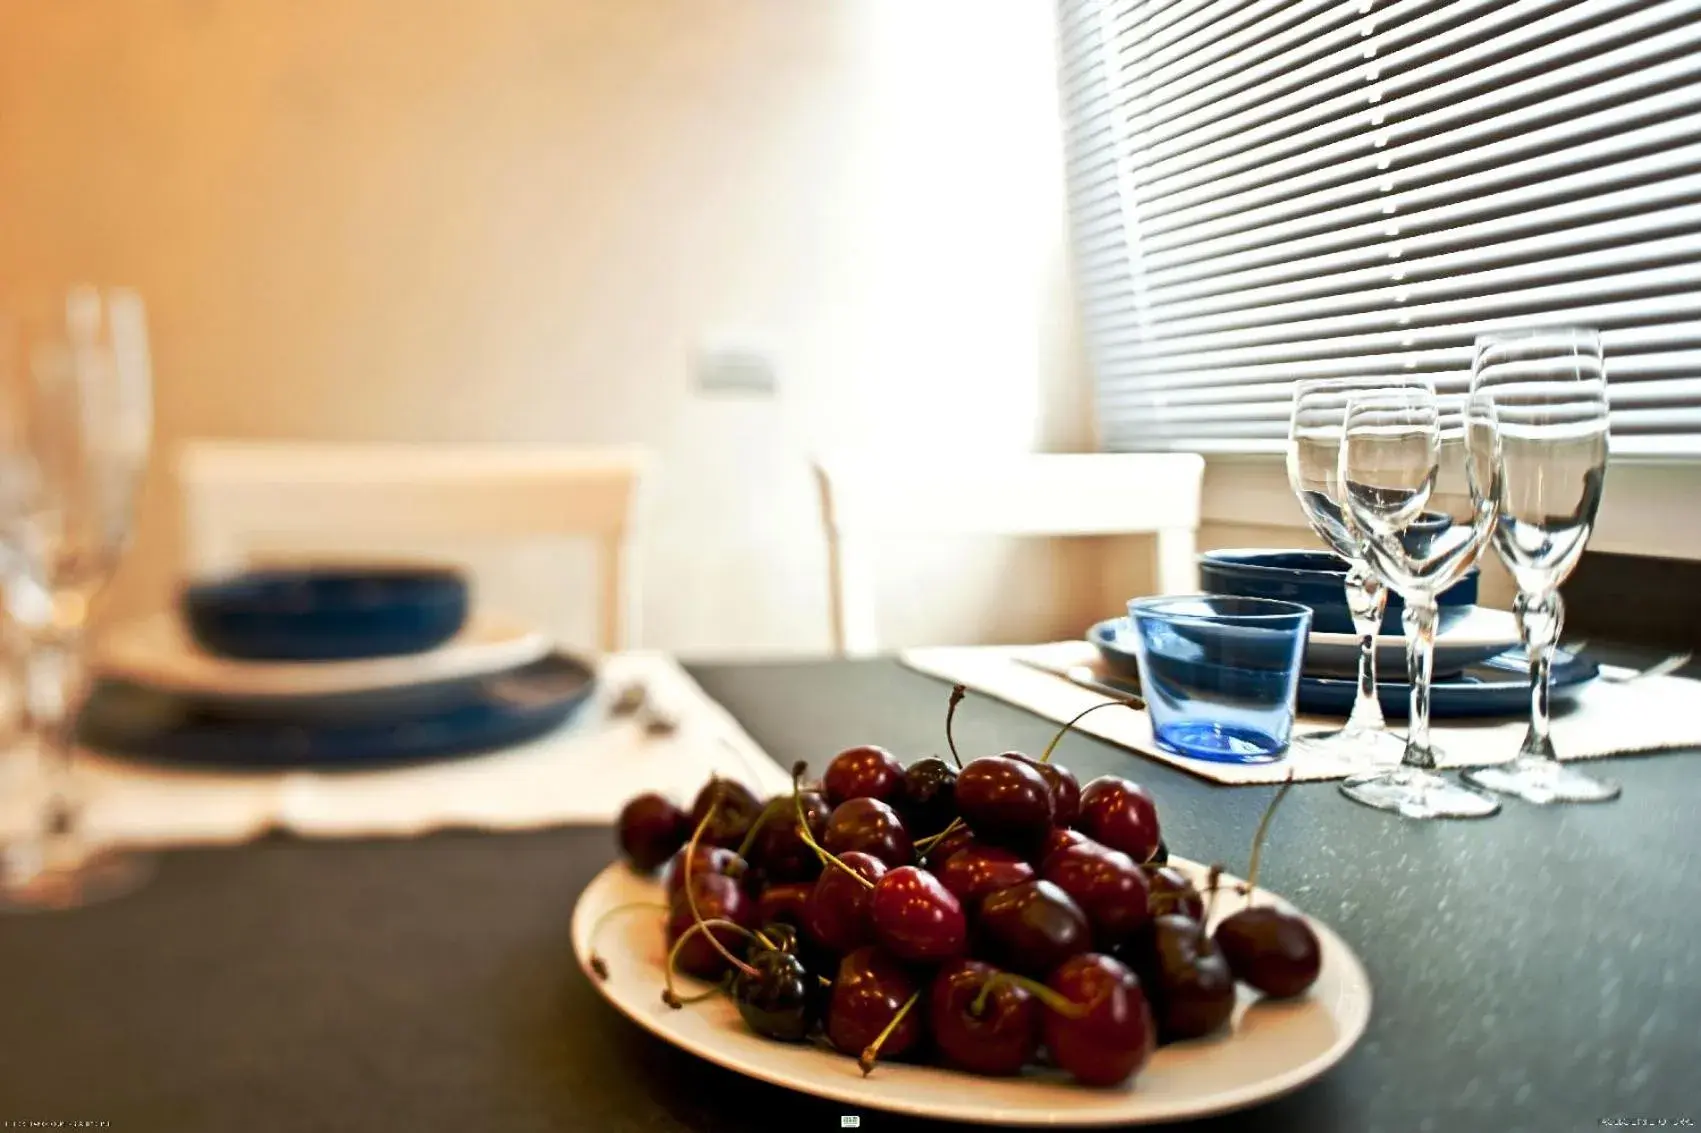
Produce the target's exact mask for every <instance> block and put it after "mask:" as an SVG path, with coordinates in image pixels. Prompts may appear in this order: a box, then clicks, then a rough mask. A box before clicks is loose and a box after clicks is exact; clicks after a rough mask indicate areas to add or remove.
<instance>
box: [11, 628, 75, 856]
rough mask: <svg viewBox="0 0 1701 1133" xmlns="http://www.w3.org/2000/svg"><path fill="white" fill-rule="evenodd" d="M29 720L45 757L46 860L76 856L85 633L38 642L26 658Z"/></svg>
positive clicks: (43, 837) (42, 830)
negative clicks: (75, 758)
mask: <svg viewBox="0 0 1701 1133" xmlns="http://www.w3.org/2000/svg"><path fill="white" fill-rule="evenodd" d="M25 673H26V677H25V680H26V686H27V687H26V690H25V693H26V695H25V702H24V710H25V714H26V720H25V724H26V726H27V728H28V730H29V732H30V735H31V737H32V738H33V740H34V741H35V748H36V751H37V753H38V757H39V759H40V760H41V774H42V787H43V793H44V799H43V803H42V814H41V825H40V828H39V829H40V835H39V836H40V839H41V844H42V845H41V849H42V853H41V855H40V860H42V861H43V862H45V863H54V862H63V861H64V860H65V859H67V858H68V857H74V856H75V855H74V852H71V851H74V846H75V843H76V840H77V838H78V830H77V811H78V799H77V797H76V793H75V791H74V789H73V782H72V776H71V753H72V750H73V747H74V735H73V733H74V732H75V729H76V714H75V713H74V712H73V711H72V706H73V705H74V704H76V703H78V702H79V700H80V698H81V690H82V684H83V665H82V645H81V640H80V635H73V636H70V637H68V638H62V639H59V640H54V641H51V642H36V643H35V644H34V646H33V647H32V648H31V649H30V651H29V656H28V658H27V660H26V662H25Z"/></svg>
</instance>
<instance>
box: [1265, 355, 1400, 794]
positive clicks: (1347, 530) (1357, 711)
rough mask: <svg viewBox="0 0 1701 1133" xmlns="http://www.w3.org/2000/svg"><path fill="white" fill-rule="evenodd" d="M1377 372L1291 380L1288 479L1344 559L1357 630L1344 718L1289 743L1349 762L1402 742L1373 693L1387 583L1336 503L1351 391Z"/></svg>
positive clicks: (1395, 758)
mask: <svg viewBox="0 0 1701 1133" xmlns="http://www.w3.org/2000/svg"><path fill="white" fill-rule="evenodd" d="M1387 384H1388V383H1387V381H1386V380H1385V379H1380V378H1316V379H1309V380H1306V381H1302V382H1299V383H1298V384H1297V385H1296V386H1295V387H1294V394H1293V416H1292V419H1291V421H1290V422H1289V428H1288V483H1289V484H1290V485H1291V486H1292V488H1293V491H1294V495H1295V496H1297V497H1298V498H1299V506H1300V508H1301V509H1302V510H1303V511H1304V512H1305V517H1306V519H1308V520H1309V521H1310V523H1311V529H1312V530H1313V531H1315V532H1316V533H1317V535H1318V537H1319V538H1321V539H1322V540H1323V542H1324V543H1325V544H1327V545H1328V547H1329V549H1330V550H1332V551H1334V552H1335V554H1337V555H1339V556H1340V557H1341V558H1343V559H1345V560H1346V562H1347V574H1346V579H1345V585H1346V591H1347V608H1348V610H1349V611H1351V613H1352V619H1353V631H1354V632H1355V633H1356V634H1357V635H1358V692H1357V695H1356V696H1355V697H1354V698H1353V707H1352V713H1351V715H1349V716H1348V717H1347V723H1346V726H1345V727H1343V728H1340V729H1338V730H1336V731H1333V732H1318V733H1312V734H1309V735H1304V736H1297V737H1295V738H1294V741H1293V747H1294V748H1296V749H1300V750H1303V751H1306V752H1309V753H1315V754H1320V755H1329V756H1333V757H1334V758H1337V759H1340V760H1343V761H1345V762H1347V763H1349V764H1358V765H1361V766H1362V765H1373V764H1393V763H1398V762H1399V760H1400V756H1401V755H1402V754H1403V752H1404V750H1405V745H1404V744H1402V743H1401V742H1400V740H1399V738H1398V737H1397V736H1395V735H1394V734H1393V733H1392V732H1389V731H1387V730H1386V722H1385V721H1384V720H1383V718H1382V705H1381V702H1379V701H1378V700H1377V699H1376V634H1377V633H1378V632H1379V630H1380V629H1381V626H1382V614H1383V611H1384V609H1385V608H1386V607H1387V605H1388V588H1387V586H1385V585H1384V584H1383V582H1382V580H1381V579H1380V578H1379V577H1378V576H1377V574H1376V572H1375V571H1373V570H1371V569H1370V564H1369V563H1367V562H1366V561H1365V549H1364V540H1363V538H1362V537H1361V536H1360V535H1359V534H1358V532H1357V531H1356V530H1355V529H1354V528H1353V525H1352V522H1351V520H1349V519H1348V517H1347V515H1346V513H1345V511H1344V510H1343V508H1342V504H1341V437H1342V434H1343V432H1344V427H1345V424H1346V416H1347V402H1348V401H1349V400H1350V399H1351V397H1352V395H1353V394H1354V393H1358V392H1362V391H1366V390H1373V389H1378V388H1384V387H1385V386H1386V385H1387Z"/></svg>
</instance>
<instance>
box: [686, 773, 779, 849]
mask: <svg viewBox="0 0 1701 1133" xmlns="http://www.w3.org/2000/svg"><path fill="white" fill-rule="evenodd" d="M717 801H718V802H719V804H720V805H719V806H716V807H715V816H714V818H713V819H711V820H710V821H709V825H708V827H707V828H706V829H705V830H704V831H703V841H705V842H710V843H713V844H714V845H716V846H726V847H728V848H736V847H737V846H738V845H739V844H740V843H741V842H743V841H744V836H745V835H746V834H748V833H750V824H751V823H752V822H755V821H756V816H757V815H758V814H760V813H762V803H761V800H759V799H758V798H757V797H756V796H755V795H753V794H751V793H750V788H748V787H746V786H745V785H744V784H743V783H739V782H737V781H735V780H732V779H722V778H719V777H716V778H713V779H710V780H709V781H708V782H707V783H706V784H704V785H703V789H702V790H701V791H698V792H697V800H696V801H695V802H693V803H692V804H691V828H692V829H693V830H695V829H696V828H697V824H698V823H700V822H702V821H703V816H704V815H706V814H708V813H709V806H710V804H711V803H714V802H717Z"/></svg>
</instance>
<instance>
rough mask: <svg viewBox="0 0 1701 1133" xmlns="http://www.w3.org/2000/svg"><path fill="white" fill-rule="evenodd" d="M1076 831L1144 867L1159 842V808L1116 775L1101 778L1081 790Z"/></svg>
mask: <svg viewBox="0 0 1701 1133" xmlns="http://www.w3.org/2000/svg"><path fill="white" fill-rule="evenodd" d="M1075 826H1076V828H1077V829H1079V830H1081V831H1084V832H1085V833H1086V835H1087V837H1089V838H1091V839H1092V840H1093V841H1095V842H1099V843H1102V844H1103V845H1106V846H1109V847H1110V848H1111V849H1113V850H1121V851H1122V852H1123V853H1125V854H1127V855H1128V856H1129V857H1131V858H1133V859H1134V860H1135V861H1136V862H1141V863H1144V862H1146V861H1148V860H1149V859H1150V858H1151V856H1152V855H1153V854H1155V853H1157V850H1158V843H1159V841H1160V840H1161V838H1160V831H1159V830H1158V807H1157V804H1156V803H1154V802H1153V801H1152V796H1151V795H1149V794H1147V793H1146V788H1144V787H1142V786H1140V785H1139V784H1138V783H1131V782H1129V781H1128V780H1127V779H1122V778H1119V777H1117V776H1115V775H1104V776H1100V777H1099V778H1097V779H1094V780H1093V781H1092V782H1091V783H1088V784H1087V785H1086V786H1085V787H1083V788H1081V814H1080V816H1079V817H1078V818H1076V819H1075Z"/></svg>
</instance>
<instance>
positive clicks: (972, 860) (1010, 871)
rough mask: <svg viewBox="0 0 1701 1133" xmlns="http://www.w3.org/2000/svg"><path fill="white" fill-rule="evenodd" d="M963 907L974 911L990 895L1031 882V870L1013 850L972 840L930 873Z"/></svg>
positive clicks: (1032, 868)
mask: <svg viewBox="0 0 1701 1133" xmlns="http://www.w3.org/2000/svg"><path fill="white" fill-rule="evenodd" d="M933 872H934V873H935V874H937V875H938V877H939V880H940V882H941V883H942V884H944V886H945V888H947V889H949V890H950V891H951V892H952V893H954V894H956V897H957V900H958V901H960V902H962V905H963V908H965V909H975V908H977V907H978V906H979V905H980V902H981V899H982V898H983V897H985V896H986V895H987V894H989V893H996V892H997V891H998V890H1000V889H1008V888H1010V887H1011V886H1012V885H1020V884H1021V883H1022V882H1024V881H1032V880H1033V879H1034V867H1033V866H1031V865H1029V864H1028V863H1027V862H1025V861H1023V860H1022V857H1021V855H1019V854H1017V853H1016V851H1014V850H1006V849H1005V848H1004V847H1002V846H983V845H981V844H980V843H979V842H974V841H971V842H970V843H969V844H968V845H967V846H964V847H963V848H962V849H960V850H958V851H957V852H956V853H954V854H952V855H951V856H950V857H949V858H947V859H946V861H945V864H944V865H942V866H940V867H939V868H938V869H936V870H934V871H933Z"/></svg>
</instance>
